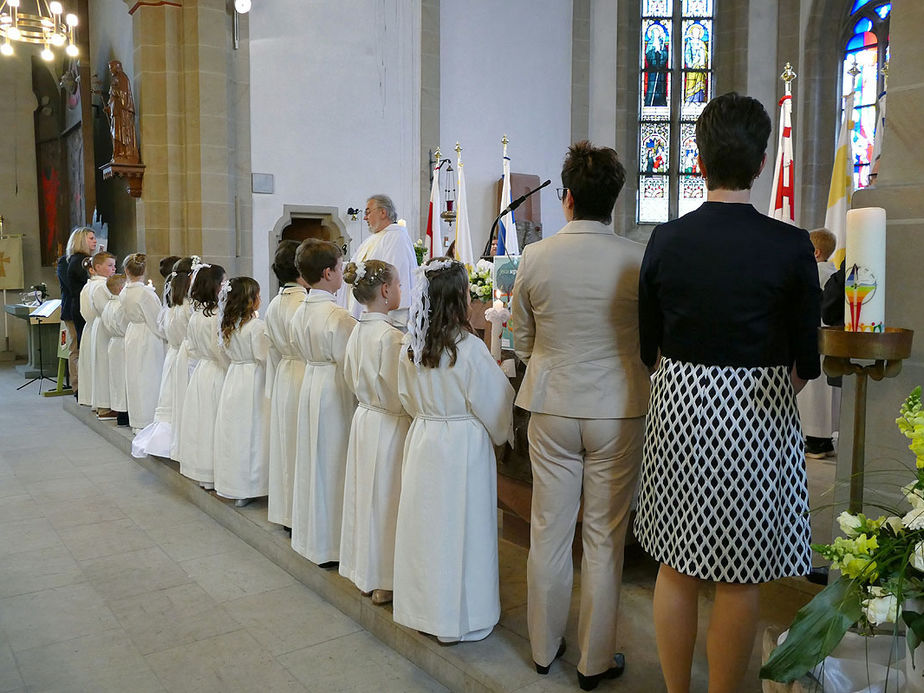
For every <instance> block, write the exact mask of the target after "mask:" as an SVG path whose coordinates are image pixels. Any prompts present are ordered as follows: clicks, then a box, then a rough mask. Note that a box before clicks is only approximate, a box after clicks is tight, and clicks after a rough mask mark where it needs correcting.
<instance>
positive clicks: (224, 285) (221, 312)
mask: <svg viewBox="0 0 924 693" xmlns="http://www.w3.org/2000/svg"><path fill="white" fill-rule="evenodd" d="M206 267H208V265H206ZM230 293H231V280H230V279H223V280H222V282H221V288H220V289H219V290H218V343H219V344H221V345H222V346H224V345H225V340H224V339H223V337H222V334H221V324H222V323H223V322H224V321H225V308H226V307H227V305H228V294H230Z"/></svg>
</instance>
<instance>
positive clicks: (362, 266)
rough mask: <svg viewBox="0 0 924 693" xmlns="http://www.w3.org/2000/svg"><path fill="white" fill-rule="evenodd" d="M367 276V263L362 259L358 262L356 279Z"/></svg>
mask: <svg viewBox="0 0 924 693" xmlns="http://www.w3.org/2000/svg"><path fill="white" fill-rule="evenodd" d="M365 276H366V263H365V262H363V261H362V260H360V261H359V262H357V263H356V281H360V280H361V279H362V278H363V277H365Z"/></svg>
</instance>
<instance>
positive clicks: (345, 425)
mask: <svg viewBox="0 0 924 693" xmlns="http://www.w3.org/2000/svg"><path fill="white" fill-rule="evenodd" d="M296 265H297V267H298V271H299V274H301V276H302V278H303V279H304V280H305V281H306V282H308V284H309V286H310V287H311V290H310V291H309V292H308V298H307V299H306V300H305V302H304V303H302V305H301V306H300V307H299V308H298V310H297V311H296V312H295V317H294V318H293V320H292V335H291V336H292V340H293V341H294V342H295V343H296V344H297V345H298V348H299V351H300V353H301V354H302V357H303V358H304V359H305V361H306V362H307V364H308V365H307V366H306V367H305V377H304V379H303V380H302V388H301V391H300V393H299V400H298V433H297V434H298V441H297V443H296V452H295V477H294V478H295V490H294V492H293V499H292V548H293V549H295V551H297V552H298V553H299V554H301V555H302V556H304V557H305V558H307V559H308V560H309V561H312V562H313V563H317V564H318V565H320V566H321V567H325V568H334V567H336V566H337V564H338V561H339V560H340V524H341V521H342V516H343V482H344V475H345V465H346V453H347V442H348V439H349V434H350V422H351V420H352V418H353V409H354V408H355V400H354V399H353V393H352V392H350V390H349V388H348V387H347V384H346V380H345V379H344V376H343V358H344V354H345V353H346V344H347V340H348V339H349V338H350V333H351V332H352V331H353V328H354V327H355V326H356V321H355V320H354V319H353V317H352V316H351V315H350V314H349V313H348V312H347V311H346V310H345V309H344V308H342V307H340V306H339V305H337V303H336V301H337V297H336V295H335V294H336V292H337V290H338V289H339V288H340V286H341V285H342V284H343V258H342V256H341V252H340V248H339V247H337V245H335V244H334V243H331V242H329V241H319V240H317V239H314V238H309V239H307V240H305V241H304V242H303V243H302V244H301V245H300V246H299V248H298V252H297V254H296Z"/></svg>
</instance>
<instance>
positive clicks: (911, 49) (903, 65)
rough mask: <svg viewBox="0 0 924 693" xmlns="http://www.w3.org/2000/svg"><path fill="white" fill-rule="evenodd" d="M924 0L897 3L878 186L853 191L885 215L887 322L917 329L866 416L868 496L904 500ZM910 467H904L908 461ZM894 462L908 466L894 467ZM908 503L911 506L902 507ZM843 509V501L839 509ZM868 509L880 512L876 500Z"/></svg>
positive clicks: (920, 330)
mask: <svg viewBox="0 0 924 693" xmlns="http://www.w3.org/2000/svg"><path fill="white" fill-rule="evenodd" d="M921 26H924V4H922V3H920V2H918V0H895V1H894V2H893V3H892V21H891V62H890V65H889V84H888V123H887V125H886V130H885V136H884V138H883V151H882V159H881V160H880V168H879V178H878V180H877V183H876V187H875V188H866V189H864V190H860V191H858V192H857V193H856V194H854V196H853V207H854V208H855V209H856V208H860V207H883V208H885V210H886V214H887V215H888V226H887V231H886V236H887V255H886V324H887V326H890V327H905V328H909V329H913V330H914V331H915V335H914V348H913V351H912V353H911V358H909V359H908V360H906V361H905V362H904V366H903V368H902V372H901V374H900V375H899V376H898V377H896V378H891V379H885V380H882V381H880V382H878V383H877V382H875V381H872V380H870V381H869V385H868V395H867V414H866V416H867V419H866V426H867V428H866V495H865V501H866V503H867V504H869V503H877V502H883V501H884V502H885V504H887V505H893V506H896V505H897V506H899V507H900V508H905V504H904V502H898V503H897V502H896V500H897V499H898V496H899V493H898V485H900V484H906V483H908V482H909V481H911V478H912V476H911V474H912V472H911V470H913V469H914V456H913V455H912V453H911V452H910V451H909V450H908V440H907V439H905V438H904V437H903V436H902V435H901V434H900V433H899V432H898V430H897V428H896V427H895V418H896V417H897V416H898V408H899V405H900V404H901V402H902V400H903V399H904V398H905V396H906V395H907V394H908V393H909V392H910V391H911V390H912V389H913V388H914V387H915V386H916V385H920V384H924V307H922V297H924V272H922V267H924V139H922V138H921V132H922V131H924V43H922V42H921V40H920V37H919V33H920V32H919V31H918V29H919V27H921ZM855 384H856V379H855V378H854V377H853V376H847V377H845V378H844V391H843V399H842V406H841V420H840V443H839V449H840V454H839V455H838V461H837V481H838V492H837V494H836V500H837V501H838V502H839V503H840V502H843V503H844V505H845V506H846V499H847V496H848V490H849V489H848V487H849V478H850V449H851V446H852V444H853V428H852V427H853V399H854V392H855V389H854V388H855ZM905 468H907V469H905ZM893 470H903V471H899V472H895V471H893ZM905 509H907V508H905ZM838 510H839V509H838ZM867 512H870V513H873V514H874V515H878V514H880V510H879V509H878V508H872V507H870V508H868V510H867Z"/></svg>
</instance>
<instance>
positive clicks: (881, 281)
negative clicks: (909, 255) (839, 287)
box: [844, 207, 886, 332]
mask: <svg viewBox="0 0 924 693" xmlns="http://www.w3.org/2000/svg"><path fill="white" fill-rule="evenodd" d="M846 251H847V252H846V264H845V267H846V275H845V282H844V284H845V286H844V290H845V295H844V323H845V326H844V329H845V330H846V331H848V332H884V331H885V272H886V212H885V210H884V209H882V208H881V207H865V208H862V209H851V210H850V211H848V212H847V248H846Z"/></svg>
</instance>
